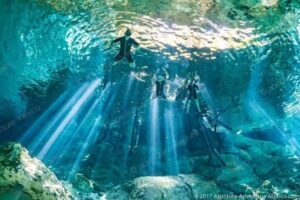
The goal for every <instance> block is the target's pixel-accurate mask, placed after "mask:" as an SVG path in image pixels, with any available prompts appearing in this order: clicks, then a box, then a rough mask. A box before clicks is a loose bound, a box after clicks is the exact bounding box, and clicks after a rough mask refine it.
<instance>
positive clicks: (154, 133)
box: [149, 98, 161, 175]
mask: <svg viewBox="0 0 300 200" xmlns="http://www.w3.org/2000/svg"><path fill="white" fill-rule="evenodd" d="M158 103H159V102H158V99H157V98H156V99H153V100H152V101H150V114H151V116H150V120H151V121H150V136H149V174H150V175H157V173H158V172H157V170H156V167H158V166H159V165H160V164H161V161H160V159H161V158H160V156H159V154H158V153H159V152H161V144H160V123H159V105H158Z"/></svg>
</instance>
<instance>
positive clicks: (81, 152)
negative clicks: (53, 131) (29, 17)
mask: <svg viewBox="0 0 300 200" xmlns="http://www.w3.org/2000/svg"><path fill="white" fill-rule="evenodd" d="M110 88H111V87H110V85H107V86H106V88H105V89H104V90H103V91H102V92H101V95H100V97H98V98H97V99H96V100H95V101H94V102H93V104H92V105H91V106H90V107H89V108H88V109H89V110H88V112H87V113H85V116H84V117H83V119H82V120H81V122H80V123H79V125H78V127H77V128H76V130H75V131H74V132H71V134H69V135H66V136H65V135H63V139H64V141H56V144H55V145H54V147H53V148H52V149H54V150H55V152H57V154H59V153H60V154H61V155H60V156H58V159H54V162H52V165H53V166H59V165H60V164H61V163H63V162H64V160H65V159H66V158H67V159H68V160H69V162H70V163H73V164H72V167H71V169H72V170H71V172H70V174H69V178H68V179H69V180H71V179H72V178H73V177H74V174H75V173H76V172H77V171H78V168H79V167H80V162H81V161H82V160H83V158H84V157H85V155H86V152H87V150H88V148H89V147H90V146H91V144H93V143H94V141H95V139H96V138H97V136H98V132H99V127H101V126H102V122H101V119H102V118H103V115H102V113H103V112H102V109H103V107H104V106H105V102H106V100H107V99H108V98H107V97H108V95H109V92H108V91H109V89H110ZM86 130H88V131H86ZM75 139H76V140H75ZM81 142H82V143H83V146H82V145H78V144H81ZM70 151H71V152H73V153H74V154H69V152H70ZM48 155H49V153H48V154H47V156H48ZM74 155H75V157H74ZM50 157H51V155H50Z"/></svg>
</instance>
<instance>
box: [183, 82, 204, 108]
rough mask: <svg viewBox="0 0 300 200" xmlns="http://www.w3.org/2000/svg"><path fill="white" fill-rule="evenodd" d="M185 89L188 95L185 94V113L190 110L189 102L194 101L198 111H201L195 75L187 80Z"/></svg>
mask: <svg viewBox="0 0 300 200" xmlns="http://www.w3.org/2000/svg"><path fill="white" fill-rule="evenodd" d="M187 90H188V96H187V105H186V112H187V113H189V112H190V107H191V103H192V102H194V103H195V105H196V107H197V110H198V112H199V113H201V109H200V105H199V101H198V95H197V92H198V90H199V86H198V85H197V83H196V80H195V77H194V78H193V79H191V80H190V81H189V83H188V86H187Z"/></svg>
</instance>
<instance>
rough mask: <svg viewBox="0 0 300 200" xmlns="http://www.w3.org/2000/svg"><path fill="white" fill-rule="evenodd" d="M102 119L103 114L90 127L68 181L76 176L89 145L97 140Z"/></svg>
mask: <svg viewBox="0 0 300 200" xmlns="http://www.w3.org/2000/svg"><path fill="white" fill-rule="evenodd" d="M100 121H101V115H99V116H98V117H97V118H96V119H95V120H94V123H93V126H92V127H91V128H90V130H89V132H88V134H87V137H86V138H85V140H84V142H83V145H81V148H80V151H79V153H78V156H77V158H76V160H75V162H74V164H73V167H72V169H71V172H70V175H69V177H68V181H71V180H72V179H73V177H74V174H75V173H76V172H77V170H78V168H79V166H80V162H81V161H82V159H83V157H84V156H85V154H86V152H87V149H88V148H89V146H90V145H91V144H92V143H94V142H95V140H96V138H97V133H98V128H99V126H100V123H99V122H100Z"/></svg>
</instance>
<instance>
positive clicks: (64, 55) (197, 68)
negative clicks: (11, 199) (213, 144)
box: [0, 0, 300, 183]
mask: <svg viewBox="0 0 300 200" xmlns="http://www.w3.org/2000/svg"><path fill="white" fill-rule="evenodd" d="M126 2H127V1H126ZM126 2H125V1H120V2H117V1H109V2H108V1H99V2H93V5H89V4H88V3H86V1H82V2H81V1H74V4H69V3H68V1H66V2H64V1H62V2H61V3H59V2H56V1H52V3H51V2H50V3H49V2H47V1H30V0H28V1H20V0H2V1H1V2H0V44H1V45H0V67H1V68H0V89H1V93H0V103H1V107H0V143H5V142H7V141H18V142H21V143H22V144H23V145H24V146H25V147H26V148H27V149H28V150H29V152H30V153H31V155H33V156H36V157H37V158H39V159H41V160H42V161H43V162H45V163H46V165H47V166H49V167H50V168H51V169H53V171H54V172H55V173H56V175H57V176H58V177H59V178H60V179H63V180H67V181H70V182H71V181H72V180H73V179H74V176H75V175H76V174H77V173H83V174H84V175H86V176H87V177H89V178H91V179H95V180H98V179H100V178H101V177H100V178H99V173H100V172H101V168H110V167H112V166H114V165H118V167H119V168H118V169H112V171H113V170H116V171H117V172H112V174H113V175H111V177H109V175H107V177H105V179H104V180H107V181H112V180H115V179H116V178H119V179H120V180H119V181H118V183H122V182H124V181H125V180H128V179H130V178H134V177H138V176H141V175H177V174H179V173H183V172H185V171H186V170H187V169H188V165H189V164H188V163H186V164H185V165H184V164H181V165H180V166H181V167H180V166H179V161H180V160H184V159H185V158H187V157H189V156H190V155H191V154H193V152H195V151H196V150H198V148H200V149H201V148H203V151H204V152H205V149H206V146H205V144H204V143H205V141H203V138H202V139H201V137H199V135H198V136H195V137H193V136H192V137H191V134H192V133H194V131H195V129H197V128H199V127H198V126H199V118H200V115H199V114H198V113H197V109H196V107H195V105H193V104H192V107H191V112H190V113H189V114H186V113H185V111H184V104H182V103H180V102H177V101H176V100H174V95H175V94H176V92H177V89H178V87H180V86H182V84H183V81H184V80H187V79H188V77H189V76H190V75H191V74H192V73H197V74H198V75H199V76H200V80H198V84H199V85H201V91H200V92H199V95H200V96H201V97H200V105H201V109H202V110H203V111H204V110H206V109H209V110H212V111H213V112H217V111H220V112H221V115H220V118H221V120H222V121H223V122H224V123H225V124H227V125H228V126H230V128H232V129H233V130H232V131H231V132H232V133H234V134H236V133H238V132H239V131H241V132H240V133H241V134H243V135H245V136H248V137H252V138H256V139H260V140H269V141H272V142H274V143H277V144H280V145H289V146H291V147H292V149H294V150H295V151H296V152H299V148H300V147H299V139H298V138H299V131H298V129H299V127H300V107H299V101H300V78H299V74H300V57H299V55H300V48H299V42H300V26H299V25H298V24H299V20H300V18H299V16H298V15H297V14H298V13H299V9H298V8H297V7H295V8H294V10H292V11H293V13H294V14H295V17H294V19H293V20H292V22H293V23H294V24H293V23H291V25H290V26H289V27H284V26H285V24H281V25H282V26H283V28H282V31H279V29H275V30H273V29H272V30H271V29H268V27H272V28H273V27H276V26H277V24H276V23H275V22H269V23H270V24H263V23H262V22H261V23H262V24H260V26H258V25H257V26H256V25H255V24H253V20H254V21H255V20H257V21H259V20H258V19H251V20H248V19H245V20H244V22H243V20H241V21H242V22H243V23H241V25H236V24H235V23H236V21H234V23H232V24H231V23H229V21H222V20H220V19H219V18H217V17H216V18H214V17H212V16H210V15H209V14H208V15H207V16H204V15H203V13H201V12H199V10H197V9H195V10H193V9H192V8H194V7H195V6H200V7H201V5H198V4H197V3H196V2H194V1H191V2H190V4H187V3H186V4H185V3H183V4H182V5H181V4H180V3H178V4H179V5H178V6H175V5H174V4H176V3H174V4H171V3H168V2H165V3H164V2H160V3H157V4H154V5H153V4H152V3H151V2H149V1H139V2H134V1H129V3H128V2H127V3H126ZM170 2H171V1H170ZM123 4H124V5H123ZM157 6H158V7H157ZM173 6H174V7H173ZM197 8H198V7H197ZM201 8H202V7H201ZM172 9H173V10H172ZM199 9H200V8H199ZM172 11H173V12H172ZM282 12H283V13H284V12H285V11H282ZM286 12H288V11H286ZM187 13H190V15H188V14H187ZM282 15H283V14H282ZM270 19H271V18H270ZM247 20H248V21H247ZM266 21H267V20H266ZM272 23H274V24H272ZM263 25H264V26H263ZM128 27H129V28H131V29H132V30H133V37H134V38H136V39H137V40H138V41H139V42H140V43H141V47H142V48H141V50H139V51H138V52H137V53H136V54H135V55H134V58H135V60H136V64H137V68H136V69H130V68H129V66H128V63H126V62H121V63H119V64H117V65H115V66H113V65H112V60H113V57H114V55H115V54H116V53H117V47H115V48H113V49H111V50H106V49H107V47H108V46H109V43H110V41H112V40H113V39H114V38H115V37H117V36H120V35H121V34H123V31H124V29H125V28H128ZM166 64H167V65H168V66H167V67H166V69H167V71H168V73H169V78H168V80H169V82H168V85H169V86H170V91H169V92H168V98H167V99H165V100H158V99H152V98H151V94H152V91H153V89H154V88H153V84H152V83H151V79H152V78H153V76H154V74H155V73H156V71H157V70H158V69H161V68H162V67H163V66H166ZM236 96H238V97H239V98H240V103H239V104H238V105H235V104H233V103H232V98H233V97H236ZM228 106H230V107H229V109H226V108H227V107H228ZM223 109H226V111H225V112H224V113H222V110H223ZM225 132H229V131H228V130H225ZM102 137H104V142H99V139H100V138H102ZM188 137H191V138H190V139H188V140H187V142H183V143H182V144H181V142H182V141H183V140H186V138H188ZM132 138H135V139H132ZM228 145H229V144H228ZM90 158H92V159H90ZM116 163H117V164H116ZM182 166H185V167H182ZM66 171H67V172H68V173H66Z"/></svg>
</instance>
